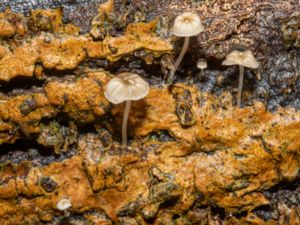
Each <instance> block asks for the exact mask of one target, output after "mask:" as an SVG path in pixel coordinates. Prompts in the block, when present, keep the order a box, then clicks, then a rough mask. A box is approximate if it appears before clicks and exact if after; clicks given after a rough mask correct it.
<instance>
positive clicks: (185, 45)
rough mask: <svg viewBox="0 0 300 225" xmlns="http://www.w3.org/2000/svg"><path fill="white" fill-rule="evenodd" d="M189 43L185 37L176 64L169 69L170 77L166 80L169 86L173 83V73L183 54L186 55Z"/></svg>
mask: <svg viewBox="0 0 300 225" xmlns="http://www.w3.org/2000/svg"><path fill="white" fill-rule="evenodd" d="M189 41H190V37H185V38H184V43H183V46H182V49H181V52H180V54H179V56H178V58H177V59H176V62H175V64H174V66H173V67H172V69H171V72H170V76H169V78H168V83H169V84H172V83H173V82H174V78H175V77H174V75H175V72H176V70H177V68H178V66H179V64H180V63H181V61H182V59H183V56H184V54H185V53H186V50H187V48H188V46H189Z"/></svg>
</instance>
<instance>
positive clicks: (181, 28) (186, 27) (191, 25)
mask: <svg viewBox="0 0 300 225" xmlns="http://www.w3.org/2000/svg"><path fill="white" fill-rule="evenodd" d="M203 30H204V27H203V25H202V23H201V20H200V17H199V16H198V15H197V14H195V13H191V12H185V13H182V14H180V15H179V16H177V17H176V19H175V21H174V25H173V29H172V33H173V34H174V35H176V36H178V37H190V36H195V35H197V34H199V33H200V32H202V31H203Z"/></svg>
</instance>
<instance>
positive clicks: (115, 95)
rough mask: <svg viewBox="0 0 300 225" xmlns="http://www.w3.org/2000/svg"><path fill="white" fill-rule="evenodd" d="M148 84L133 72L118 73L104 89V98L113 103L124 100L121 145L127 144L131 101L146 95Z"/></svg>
mask: <svg viewBox="0 0 300 225" xmlns="http://www.w3.org/2000/svg"><path fill="white" fill-rule="evenodd" d="M149 89H150V87H149V84H148V83H147V82H146V81H145V80H144V79H143V78H141V77H140V76H139V75H137V74H135V73H129V72H125V73H120V74H118V75H117V76H116V77H114V78H113V79H111V80H110V81H109V82H108V84H107V86H106V89H105V92H104V95H105V97H106V99H107V100H108V101H109V102H111V103H113V104H120V103H122V102H126V105H125V110H124V116H123V124H122V146H123V147H125V146H127V121H128V116H129V111H130V105H131V101H137V100H140V99H142V98H144V97H146V96H147V95H148V93H149Z"/></svg>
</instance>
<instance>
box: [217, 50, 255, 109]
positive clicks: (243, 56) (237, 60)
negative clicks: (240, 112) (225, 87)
mask: <svg viewBox="0 0 300 225" xmlns="http://www.w3.org/2000/svg"><path fill="white" fill-rule="evenodd" d="M222 65H226V66H231V65H239V69H240V76H239V87H238V94H237V107H239V108H240V107H241V98H242V90H243V80H244V67H248V68H252V69H256V68H257V67H258V62H257V61H256V59H255V58H254V56H253V54H252V52H251V51H250V50H247V49H246V48H244V47H235V48H234V49H233V50H231V51H230V52H229V53H228V55H227V56H226V59H225V60H224V61H223V62H222Z"/></svg>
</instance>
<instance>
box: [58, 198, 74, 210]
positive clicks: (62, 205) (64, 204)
mask: <svg viewBox="0 0 300 225" xmlns="http://www.w3.org/2000/svg"><path fill="white" fill-rule="evenodd" d="M71 206H72V204H71V201H70V200H69V199H68V198H62V199H61V200H59V202H58V203H57V204H56V208H57V209H59V210H61V211H64V210H66V209H68V208H70V207H71Z"/></svg>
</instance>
